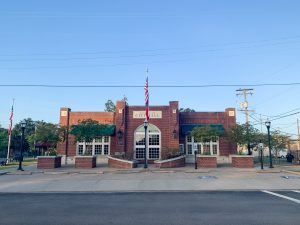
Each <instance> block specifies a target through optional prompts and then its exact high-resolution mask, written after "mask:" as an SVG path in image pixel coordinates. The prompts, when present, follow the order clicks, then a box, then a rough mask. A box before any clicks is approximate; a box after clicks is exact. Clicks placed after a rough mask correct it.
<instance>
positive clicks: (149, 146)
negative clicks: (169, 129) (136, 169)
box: [133, 123, 161, 160]
mask: <svg viewBox="0 0 300 225" xmlns="http://www.w3.org/2000/svg"><path fill="white" fill-rule="evenodd" d="M149 125H151V126H154V127H155V128H156V129H157V130H158V132H153V133H149V129H148V130H147V134H146V136H147V137H146V138H147V149H148V151H147V159H148V160H159V159H161V131H160V129H159V128H158V127H157V126H155V125H154V124H150V123H149ZM149 125H148V127H149ZM141 127H144V125H143V124H142V125H140V126H138V127H137V128H136V129H135V131H134V134H133V141H134V149H133V158H134V159H136V160H142V158H136V149H137V148H144V149H145V145H136V135H137V134H140V135H142V136H145V132H143V131H137V130H138V129H139V128H141ZM152 134H153V135H158V136H159V145H149V135H152ZM150 148H158V149H159V158H158V159H153V158H151V159H150V158H149V149H150Z"/></svg>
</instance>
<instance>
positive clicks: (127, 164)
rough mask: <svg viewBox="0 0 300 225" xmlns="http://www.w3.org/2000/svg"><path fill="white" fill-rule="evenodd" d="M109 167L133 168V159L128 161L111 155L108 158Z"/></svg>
mask: <svg viewBox="0 0 300 225" xmlns="http://www.w3.org/2000/svg"><path fill="white" fill-rule="evenodd" d="M108 167H112V168H118V169H131V168H133V163H132V162H131V161H128V162H126V161H125V160H122V161H121V160H118V159H114V158H111V157H109V158H108Z"/></svg>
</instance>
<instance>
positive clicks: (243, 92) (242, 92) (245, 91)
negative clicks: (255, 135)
mask: <svg viewBox="0 0 300 225" xmlns="http://www.w3.org/2000/svg"><path fill="white" fill-rule="evenodd" d="M252 91H253V89H252V88H243V89H242V88H240V89H238V90H236V92H237V94H236V95H243V96H244V102H242V103H241V105H240V106H241V110H240V111H244V112H245V115H246V128H247V138H248V136H249V135H248V132H249V129H248V128H249V111H250V110H248V106H249V104H248V99H247V96H248V95H253V92H252ZM247 147H248V155H251V150H250V141H249V139H248V146H247Z"/></svg>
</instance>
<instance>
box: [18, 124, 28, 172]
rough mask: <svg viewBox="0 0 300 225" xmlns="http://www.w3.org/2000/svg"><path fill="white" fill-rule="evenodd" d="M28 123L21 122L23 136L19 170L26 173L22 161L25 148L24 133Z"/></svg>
mask: <svg viewBox="0 0 300 225" xmlns="http://www.w3.org/2000/svg"><path fill="white" fill-rule="evenodd" d="M25 126H26V123H25V122H24V121H22V122H21V129H22V135H21V147H20V158H19V168H18V170H21V171H24V170H23V168H22V161H23V146H24V131H25Z"/></svg>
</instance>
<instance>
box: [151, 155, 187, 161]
mask: <svg viewBox="0 0 300 225" xmlns="http://www.w3.org/2000/svg"><path fill="white" fill-rule="evenodd" d="M183 158H185V155H182V156H178V157H176V158H172V159H166V160H155V161H154V163H166V162H171V161H175V160H178V159H183Z"/></svg>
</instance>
